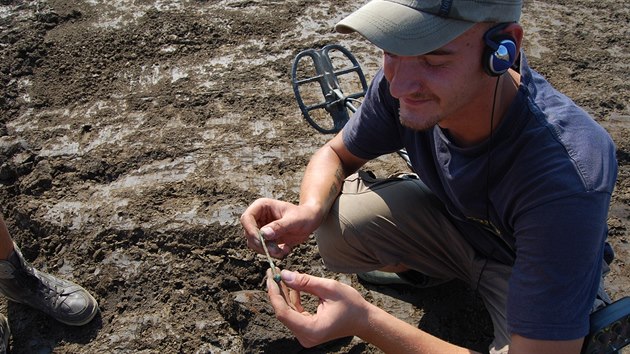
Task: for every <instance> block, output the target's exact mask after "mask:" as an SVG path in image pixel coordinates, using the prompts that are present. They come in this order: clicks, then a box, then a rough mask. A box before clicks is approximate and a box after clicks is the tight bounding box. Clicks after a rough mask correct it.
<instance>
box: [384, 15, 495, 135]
mask: <svg viewBox="0 0 630 354" xmlns="http://www.w3.org/2000/svg"><path fill="white" fill-rule="evenodd" d="M486 27H487V26H485V25H482V24H477V25H475V26H474V27H472V28H471V29H470V30H468V31H467V32H465V33H464V34H462V35H461V36H459V37H457V38H456V39H454V40H453V41H451V42H450V43H448V44H446V45H445V46H443V47H441V48H439V49H437V50H435V51H433V52H430V53H427V54H424V55H419V56H398V55H393V54H390V53H387V52H385V53H384V55H383V57H384V59H383V67H384V73H385V78H386V79H387V81H388V82H389V84H390V92H391V94H392V96H393V97H395V98H397V99H399V101H400V121H401V123H402V124H403V125H404V126H406V127H409V128H411V129H415V130H425V129H428V128H431V127H433V126H434V125H436V124H438V123H439V125H440V126H441V127H442V128H446V129H448V128H449V126H453V122H455V123H457V122H456V121H458V120H459V121H461V119H465V118H466V116H467V115H469V114H475V112H476V111H477V110H478V109H479V107H480V105H483V104H487V98H486V97H487V96H486V95H485V94H483V93H484V91H485V90H487V89H488V87H492V84H490V85H488V83H489V82H491V80H492V79H491V78H490V76H488V75H486V74H485V72H484V71H483V68H482V64H481V56H482V53H483V49H484V43H483V33H484V32H485V30H486V29H487V28H486ZM492 82H493V81H492Z"/></svg>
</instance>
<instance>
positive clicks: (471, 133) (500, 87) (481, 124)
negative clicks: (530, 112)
mask: <svg viewBox="0 0 630 354" xmlns="http://www.w3.org/2000/svg"><path fill="white" fill-rule="evenodd" d="M495 80H497V81H495ZM495 80H493V84H492V89H491V92H490V94H489V95H485V97H486V98H488V97H489V99H487V100H486V102H481V103H480V104H479V107H477V109H470V110H468V111H467V112H464V113H463V114H462V118H461V119H458V120H457V122H456V123H455V124H453V123H452V121H450V122H449V124H448V125H444V126H443V125H442V124H439V126H440V128H442V129H443V130H445V132H446V133H447V135H448V136H449V137H450V138H451V140H452V142H453V143H454V144H456V145H457V146H460V147H470V146H474V145H476V144H479V143H481V142H482V141H484V140H486V139H488V138H489V137H490V134H491V132H492V131H494V129H496V127H497V126H498V125H499V124H500V123H501V121H502V120H503V117H504V116H505V114H506V113H507V110H508V109H509V107H510V105H511V103H512V101H513V100H514V98H515V97H516V93H517V92H518V86H519V84H520V80H521V77H520V75H519V73H517V72H516V71H514V70H509V71H508V72H507V73H505V74H503V75H501V76H499V77H498V78H496V79H495ZM495 87H496V90H495ZM474 112H477V113H474Z"/></svg>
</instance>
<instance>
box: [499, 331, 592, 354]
mask: <svg viewBox="0 0 630 354" xmlns="http://www.w3.org/2000/svg"><path fill="white" fill-rule="evenodd" d="M582 342H584V338H578V339H573V340H538V339H529V338H525V337H522V336H519V335H518V334H513V335H512V344H510V354H529V353H537V354H579V353H580V351H581V350H582Z"/></svg>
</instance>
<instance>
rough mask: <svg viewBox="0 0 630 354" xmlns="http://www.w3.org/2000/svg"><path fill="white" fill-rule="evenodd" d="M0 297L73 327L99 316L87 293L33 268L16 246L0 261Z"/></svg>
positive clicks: (68, 282) (94, 303)
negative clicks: (9, 254)
mask: <svg viewBox="0 0 630 354" xmlns="http://www.w3.org/2000/svg"><path fill="white" fill-rule="evenodd" d="M0 294H2V295H4V296H6V297H7V298H8V299H9V300H12V301H15V302H19V303H22V304H25V305H29V306H31V307H33V308H35V309H37V310H40V311H42V312H44V313H46V314H48V315H49V316H51V317H53V318H54V319H56V320H57V321H59V322H62V323H65V324H68V325H72V326H81V325H84V324H86V323H88V322H90V321H91V320H92V318H94V316H95V315H96V312H98V304H97V303H96V300H95V299H94V298H93V297H92V295H90V293H88V292H87V291H86V290H85V289H83V288H82V287H80V286H79V285H77V284H75V283H73V282H70V281H67V280H62V279H59V278H56V277H54V276H52V275H50V274H47V273H43V272H40V271H38V270H37V269H35V268H33V267H32V266H31V265H30V264H29V263H28V262H26V261H25V260H24V257H22V253H21V252H20V250H19V248H18V247H17V246H15V251H14V252H13V254H11V256H10V257H9V259H8V260H6V261H3V260H0Z"/></svg>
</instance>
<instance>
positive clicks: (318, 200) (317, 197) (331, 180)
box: [300, 145, 346, 220]
mask: <svg viewBox="0 0 630 354" xmlns="http://www.w3.org/2000/svg"><path fill="white" fill-rule="evenodd" d="M345 177H346V174H345V173H344V170H343V166H342V163H341V160H340V159H339V157H338V156H337V154H336V153H335V151H334V150H333V149H332V148H331V147H330V146H329V145H325V146H324V147H322V148H321V149H319V150H318V151H317V152H316V153H315V154H314V155H313V157H312V158H311V161H310V162H309V163H308V166H307V167H306V171H305V172H304V178H303V179H302V185H301V187H300V205H305V206H309V207H311V208H313V209H314V210H317V216H318V219H319V220H321V219H322V218H323V217H324V215H326V214H327V213H328V210H329V209H330V207H331V205H332V204H333V202H334V201H335V198H337V195H339V192H340V191H341V186H342V185H343V180H344V178H345Z"/></svg>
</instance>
